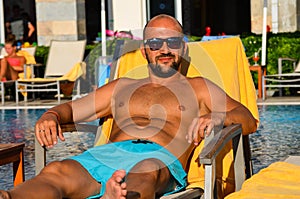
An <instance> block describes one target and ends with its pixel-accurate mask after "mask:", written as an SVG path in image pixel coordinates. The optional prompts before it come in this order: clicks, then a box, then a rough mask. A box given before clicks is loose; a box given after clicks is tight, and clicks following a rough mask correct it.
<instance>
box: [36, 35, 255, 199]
mask: <svg viewBox="0 0 300 199" xmlns="http://www.w3.org/2000/svg"><path fill="white" fill-rule="evenodd" d="M137 43H138V42H137ZM128 45H129V44H128ZM135 45H136V44H135ZM138 46H139V44H137V45H136V47H137V48H138ZM137 48H135V49H134V48H133V50H131V51H130V52H127V53H126V54H124V55H123V53H121V54H122V56H121V57H120V58H119V59H118V60H117V61H116V67H112V68H111V71H112V73H111V79H114V78H118V77H133V78H144V77H147V75H148V72H147V62H146V60H145V59H144V58H143V56H142V54H141V52H140V50H139V49H137ZM188 48H189V54H188V56H187V57H186V59H187V60H190V61H191V62H190V65H186V66H185V67H184V68H183V71H182V73H184V74H186V75H187V76H189V77H194V76H204V77H206V78H208V79H210V80H211V81H213V82H215V83H216V84H217V85H219V86H220V87H221V88H223V89H224V90H225V91H226V92H227V93H228V94H229V95H230V96H231V97H232V98H234V99H235V100H237V101H240V102H241V103H242V104H243V105H245V106H246V107H248V108H249V110H250V111H251V113H252V114H253V115H254V117H255V118H256V119H257V122H258V121H259V116H258V109H257V105H256V93H255V88H254V84H253V80H252V77H251V74H250V70H249V64H248V60H247V57H246V55H245V52H244V48H243V45H242V43H241V40H240V38H238V37H233V38H226V39H221V40H215V41H208V42H190V43H188ZM187 63H188V62H187ZM112 122H113V120H112V119H111V118H108V119H107V120H106V121H105V122H104V124H103V125H102V128H101V129H100V130H101V133H100V134H98V136H97V137H96V140H95V145H100V144H105V143H107V141H108V139H109V134H110V130H111V126H112ZM78 128H79V126H78ZM238 129H239V132H238ZM77 130H79V131H80V129H77ZM100 130H99V131H100ZM229 131H235V132H237V134H239V135H240V133H241V129H240V126H239V125H233V126H229V127H228V128H226V130H224V131H222V132H221V133H220V134H218V135H219V136H220V135H221V136H220V137H222V139H221V140H217V141H216V142H215V144H216V145H217V142H218V144H220V145H222V144H223V143H222V142H224V143H225V142H227V141H228V142H229V140H230V139H231V138H227V137H226V136H225V135H224V134H222V133H225V134H226V133H227V132H229ZM215 137H217V136H215ZM246 138H248V137H247V136H246ZM214 141H215V140H214ZM248 142H249V140H248ZM210 143H211V142H210ZM212 143H214V142H212ZM229 143H230V144H231V142H229ZM239 143H241V142H239ZM203 146H204V142H202V143H201V145H200V146H199V147H197V149H196V150H195V152H194V155H193V157H191V164H190V167H189V171H188V183H189V188H195V187H199V188H202V189H204V192H205V194H207V195H206V197H209V194H213V190H211V191H208V189H209V188H207V187H206V186H207V185H205V183H206V177H204V173H205V172H206V171H204V168H203V165H201V164H199V154H200V151H201V149H202V147H203ZM37 148H40V149H41V147H40V146H39V144H38V143H37V142H36V160H37V161H38V162H36V166H37V168H36V172H39V171H40V169H41V168H42V167H43V164H44V162H45V159H43V154H44V152H43V150H37ZM202 152H203V151H202ZM218 152H220V155H219V156H218V157H219V158H220V157H221V159H220V160H219V159H217V164H216V165H217V167H216V176H217V180H218V184H219V185H218V186H219V187H218V189H220V193H218V195H220V196H221V197H224V196H225V195H227V194H229V193H231V192H233V191H235V190H238V189H239V188H240V185H241V183H242V182H241V181H243V180H245V178H246V177H245V176H242V180H241V181H239V182H238V184H235V183H236V182H235V181H236V180H235V179H236V177H237V176H236V175H237V173H235V171H234V170H233V168H234V167H238V166H240V167H242V169H241V170H242V172H243V173H245V168H244V166H243V165H239V164H236V163H235V156H234V154H233V151H232V149H231V145H229V144H228V145H226V147H225V148H223V150H222V151H218ZM200 156H201V155H200ZM248 158H249V157H248ZM200 159H201V158H200ZM242 161H243V160H242ZM212 164H214V163H212ZM233 165H235V166H233ZM207 168H208V166H207V167H206V170H208V169H207ZM248 169H249V170H251V168H248ZM249 172H250V173H251V171H249ZM212 173H214V171H212ZM213 186H214V185H212V187H213ZM206 190H207V191H206ZM188 198H189V197H188Z"/></svg>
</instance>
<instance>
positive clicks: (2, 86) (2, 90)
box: [1, 82, 5, 105]
mask: <svg viewBox="0 0 300 199" xmlns="http://www.w3.org/2000/svg"><path fill="white" fill-rule="evenodd" d="M4 91H5V90H4V83H3V82H1V103H2V105H4Z"/></svg>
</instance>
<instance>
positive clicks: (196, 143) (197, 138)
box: [193, 120, 200, 145]
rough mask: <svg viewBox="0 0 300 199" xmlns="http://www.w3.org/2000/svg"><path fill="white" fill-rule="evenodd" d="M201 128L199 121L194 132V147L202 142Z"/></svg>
mask: <svg viewBox="0 0 300 199" xmlns="http://www.w3.org/2000/svg"><path fill="white" fill-rule="evenodd" d="M199 127H200V122H199V120H198V121H197V124H196V125H195V127H194V130H193V142H194V145H198V144H199V142H200V140H199V137H200V136H199Z"/></svg>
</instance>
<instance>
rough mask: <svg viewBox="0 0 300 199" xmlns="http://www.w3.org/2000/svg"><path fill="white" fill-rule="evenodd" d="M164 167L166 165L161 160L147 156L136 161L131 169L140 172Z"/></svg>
mask: <svg viewBox="0 0 300 199" xmlns="http://www.w3.org/2000/svg"><path fill="white" fill-rule="evenodd" d="M165 167H166V166H165V165H164V163H163V162H162V161H160V160H158V159H155V158H149V159H145V160H142V161H141V162H139V163H137V164H136V165H135V166H134V168H133V169H136V170H138V171H140V172H157V171H159V170H161V169H163V168H165Z"/></svg>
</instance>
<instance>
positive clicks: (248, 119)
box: [224, 106, 257, 135]
mask: <svg viewBox="0 0 300 199" xmlns="http://www.w3.org/2000/svg"><path fill="white" fill-rule="evenodd" d="M231 124H241V125H242V130H243V134H244V135H248V134H250V133H254V132H255V131H256V130H257V121H256V119H255V118H254V117H253V115H252V114H251V113H250V111H249V110H248V109H247V108H245V107H243V106H239V107H237V108H234V109H233V110H231V111H228V112H227V113H226V117H225V121H224V125H225V126H229V125H231Z"/></svg>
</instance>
